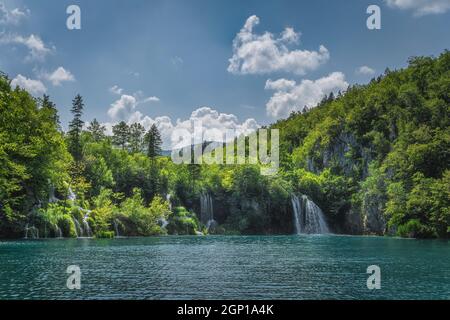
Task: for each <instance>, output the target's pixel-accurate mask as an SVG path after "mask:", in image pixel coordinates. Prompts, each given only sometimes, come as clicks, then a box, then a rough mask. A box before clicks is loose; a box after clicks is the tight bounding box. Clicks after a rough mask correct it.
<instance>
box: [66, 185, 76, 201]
mask: <svg viewBox="0 0 450 320" xmlns="http://www.w3.org/2000/svg"><path fill="white" fill-rule="evenodd" d="M67 200H70V201H75V200H77V195H76V194H75V193H74V192H73V190H72V188H71V187H69V189H68V190H67Z"/></svg>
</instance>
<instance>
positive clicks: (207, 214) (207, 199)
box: [200, 193, 217, 230]
mask: <svg viewBox="0 0 450 320" xmlns="http://www.w3.org/2000/svg"><path fill="white" fill-rule="evenodd" d="M200 221H201V222H202V223H203V224H205V225H206V228H207V229H208V230H209V228H211V227H214V226H216V225H217V222H216V221H215V220H214V208H213V199H212V197H211V195H210V194H209V193H202V194H201V195H200Z"/></svg>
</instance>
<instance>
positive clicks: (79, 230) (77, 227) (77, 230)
mask: <svg viewBox="0 0 450 320" xmlns="http://www.w3.org/2000/svg"><path fill="white" fill-rule="evenodd" d="M72 220H73V223H74V224H75V235H76V237H77V238H78V237H82V236H83V228H81V226H80V223H79V222H78V220H77V219H75V218H74V217H72Z"/></svg>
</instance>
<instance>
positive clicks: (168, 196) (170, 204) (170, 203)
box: [166, 193, 172, 211]
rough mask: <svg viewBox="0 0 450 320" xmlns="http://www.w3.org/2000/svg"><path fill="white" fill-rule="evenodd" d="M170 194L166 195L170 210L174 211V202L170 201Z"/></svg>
mask: <svg viewBox="0 0 450 320" xmlns="http://www.w3.org/2000/svg"><path fill="white" fill-rule="evenodd" d="M170 197H171V195H170V193H168V194H167V195H166V201H167V202H168V203H169V210H170V211H172V202H171V201H170Z"/></svg>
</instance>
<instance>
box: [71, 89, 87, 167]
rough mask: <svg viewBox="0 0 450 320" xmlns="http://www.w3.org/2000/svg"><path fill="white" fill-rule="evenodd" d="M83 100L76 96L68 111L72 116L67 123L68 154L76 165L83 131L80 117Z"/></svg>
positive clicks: (80, 149) (80, 152) (80, 151)
mask: <svg viewBox="0 0 450 320" xmlns="http://www.w3.org/2000/svg"><path fill="white" fill-rule="evenodd" d="M83 108H84V103H83V98H82V97H81V96H80V95H79V94H78V95H76V97H75V98H74V99H73V101H72V109H71V110H70V111H71V112H72V114H73V120H72V121H71V122H70V123H69V133H68V135H69V152H70V153H71V154H72V156H73V158H74V160H75V162H76V163H77V164H78V163H79V162H80V161H81V159H82V157H83V155H82V146H81V131H82V130H83V124H84V122H83V120H81V116H82V115H83Z"/></svg>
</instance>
